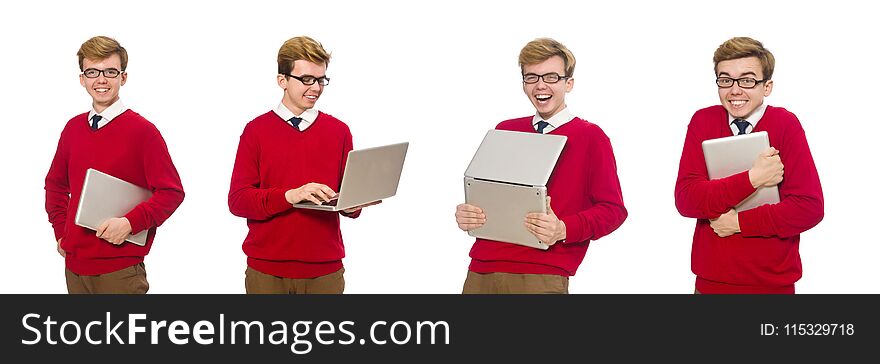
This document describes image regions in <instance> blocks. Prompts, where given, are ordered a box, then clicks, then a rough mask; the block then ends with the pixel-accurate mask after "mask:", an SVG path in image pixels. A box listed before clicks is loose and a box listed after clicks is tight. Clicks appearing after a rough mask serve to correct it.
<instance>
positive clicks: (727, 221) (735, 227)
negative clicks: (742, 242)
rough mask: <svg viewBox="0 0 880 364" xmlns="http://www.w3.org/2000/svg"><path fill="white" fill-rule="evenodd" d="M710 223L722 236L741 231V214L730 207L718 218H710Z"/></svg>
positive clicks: (716, 232)
mask: <svg viewBox="0 0 880 364" xmlns="http://www.w3.org/2000/svg"><path fill="white" fill-rule="evenodd" d="M709 225H710V226H712V230H715V234H718V236H720V237H722V238H726V237H728V236H731V235H733V234H736V233H739V232H741V231H740V229H739V215H737V213H736V210H734V209H730V211H727V212H725V213H724V215H721V216H718V218H717V219H711V220H709Z"/></svg>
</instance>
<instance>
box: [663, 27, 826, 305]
mask: <svg viewBox="0 0 880 364" xmlns="http://www.w3.org/2000/svg"><path fill="white" fill-rule="evenodd" d="M714 63H715V76H716V80H715V82H716V84H717V85H718V96H719V99H720V101H721V105H716V106H711V107H707V108H705V109H702V110H699V111H697V112H696V113H695V114H694V116H693V118H692V119H691V122H690V125H689V126H688V131H687V136H686V138H685V143H684V149H683V151H682V154H681V163H680V165H679V171H678V180H677V181H676V184H675V204H676V207H677V208H678V211H679V212H680V213H681V215H682V216H685V217H692V218H696V219H697V226H696V231H695V232H694V240H693V251H692V254H691V270H692V271H693V272H694V274H696V276H697V278H696V285H695V286H696V287H695V293H794V283H795V282H796V281H797V280H798V279H800V277H801V260H800V254H799V253H798V243H799V241H800V233H802V232H804V231H806V230H809V229H810V228H812V227H813V226H816V224H818V223H819V221H821V220H822V217H823V216H824V200H823V197H822V186H821V184H820V183H819V174H818V172H816V166H815V164H814V163H813V157H812V155H811V154H810V148H809V146H808V145H807V138H806V136H805V134H804V129H803V127H801V124H800V122H799V121H798V119H797V117H795V115H794V114H792V113H791V112H789V111H788V110H785V109H783V108H781V107H773V106H769V105H766V104H765V103H764V98H765V97H767V96H770V92H771V91H772V90H773V81H772V80H771V77H772V76H773V68H774V63H775V60H774V57H773V54H772V53H770V51H768V50H767V49H766V48H764V46H763V45H762V44H761V42H758V41H756V40H754V39H751V38H746V37H737V38H732V39H730V40H728V41H726V42H724V43H723V44H721V46H720V47H718V49H717V50H716V51H715V56H714ZM761 131H764V132H767V134H769V140H770V143H769V144H770V147H769V148H767V149H765V150H764V151H763V152H761V153H759V154H752V153H749V154H748V155H744V156H741V157H742V158H749V159H752V160H754V162H753V164H752V167H751V168H750V169H748V170H742V171H740V173H736V174H733V175H730V176H728V177H724V178H718V179H712V180H710V179H709V173H708V172H707V168H708V167H707V165H706V159H705V157H704V154H703V153H704V150H703V147H702V145H703V142H704V141H707V140H712V139H717V138H723V137H730V136H734V135H746V134H751V133H753V132H761ZM733 140H734V141H735V140H736V138H733ZM783 173H784V177H783ZM771 186H777V187H778V191H779V196H778V197H779V200H780V201H779V202H778V203H768V204H763V205H760V206H757V207H755V208H752V209H748V210H742V209H741V210H742V211H737V209H735V207H736V206H739V205H740V204H741V203H742V202H743V201H744V200H746V199H749V198H750V197H751V196H752V195H753V194H755V192H756V191H757V190H758V189H760V188H762V187H771Z"/></svg>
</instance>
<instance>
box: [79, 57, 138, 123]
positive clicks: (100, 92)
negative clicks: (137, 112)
mask: <svg viewBox="0 0 880 364" xmlns="http://www.w3.org/2000/svg"><path fill="white" fill-rule="evenodd" d="M89 68H94V69H97V70H105V69H108V68H115V69H117V70H120V71H122V61H121V60H120V58H119V55H117V54H113V55H111V56H110V57H107V58H104V59H98V60H96V59H89V58H84V59H83V63H82V69H83V70H87V69H89ZM127 78H128V74H127V73H126V72H121V73H120V74H119V76H116V78H108V77H107V76H105V75H104V73H101V74H99V75H98V77H97V78H88V77H86V76H84V75H83V74H80V75H79V84H80V85H82V86H83V87H85V88H86V91H87V92H88V93H89V96H91V97H92V107H93V108H94V109H95V111H96V112H98V113H100V112H102V111H104V110H105V109H106V108H108V107H110V105H113V103H114V102H116V100H119V88H121V87H122V85H124V84H125V80H126V79H127Z"/></svg>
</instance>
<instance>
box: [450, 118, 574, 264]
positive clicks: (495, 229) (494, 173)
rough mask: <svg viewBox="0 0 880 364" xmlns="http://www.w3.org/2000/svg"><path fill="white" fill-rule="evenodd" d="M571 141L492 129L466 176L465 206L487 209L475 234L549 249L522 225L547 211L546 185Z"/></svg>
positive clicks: (563, 137)
mask: <svg viewBox="0 0 880 364" xmlns="http://www.w3.org/2000/svg"><path fill="white" fill-rule="evenodd" d="M566 139H567V137H565V136H562V135H547V134H537V133H523V132H515V131H507V130H490V131H489V132H488V133H486V136H485V137H484V138H483V142H482V143H480V147H479V148H478V149H477V152H476V154H474V158H473V159H472V160H471V163H470V165H468V168H467V170H466V171H465V173H464V196H465V202H467V203H468V204H470V205H474V206H477V207H479V208H480V209H482V210H483V213H484V214H486V223H485V224H483V226H481V227H479V228H477V229H473V230H470V231H468V234H469V235H470V236H474V237H478V238H483V239H491V240H496V241H503V242H506V243H513V244H519V245H525V246H529V247H532V248H538V249H544V250H546V249H547V248H549V246H548V245H547V244H544V243H542V242H541V241H540V240H538V238H537V237H535V236H534V235H533V234H532V233H531V232H529V230H528V229H526V227H525V226H524V225H523V222H524V220H525V217H526V215H527V214H528V213H531V212H543V213H546V212H547V187H546V185H547V181H548V180H549V179H550V175H551V174H552V173H553V169H554V168H555V167H556V160H557V159H559V155H560V154H561V153H562V149H563V148H564V147H565V141H566Z"/></svg>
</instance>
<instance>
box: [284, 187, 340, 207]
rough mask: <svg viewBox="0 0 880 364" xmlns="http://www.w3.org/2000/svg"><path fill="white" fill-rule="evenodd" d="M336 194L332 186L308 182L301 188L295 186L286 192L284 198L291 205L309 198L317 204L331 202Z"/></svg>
mask: <svg viewBox="0 0 880 364" xmlns="http://www.w3.org/2000/svg"><path fill="white" fill-rule="evenodd" d="M335 196H336V192H333V189H332V188H330V187H327V185H323V184H320V183H314V182H312V183H306V184H304V185H302V186H300V187H299V188H294V189H292V190H288V191H287V192H285V193H284V198H285V199H287V202H288V203H290V204H291V205H293V204H298V203H300V202H302V201H303V200H309V201H312V202H314V203H315V205H320V204H322V203H324V202H330V200H332V199H333V197H335Z"/></svg>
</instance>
